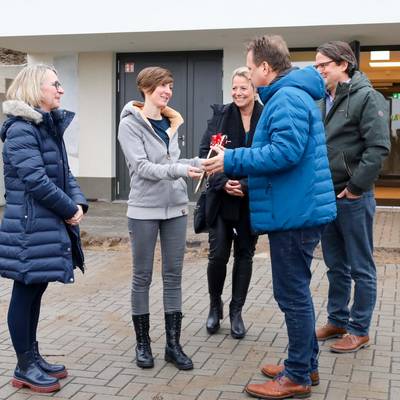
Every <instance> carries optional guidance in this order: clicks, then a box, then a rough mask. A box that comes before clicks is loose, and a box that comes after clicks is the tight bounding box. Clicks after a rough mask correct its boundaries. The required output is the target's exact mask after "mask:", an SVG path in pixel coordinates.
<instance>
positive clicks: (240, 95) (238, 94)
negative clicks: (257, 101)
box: [232, 75, 255, 108]
mask: <svg viewBox="0 0 400 400" xmlns="http://www.w3.org/2000/svg"><path fill="white" fill-rule="evenodd" d="M254 96H255V90H254V87H253V85H252V84H251V81H250V80H249V79H248V78H246V77H244V76H239V75H236V76H235V77H234V78H233V80H232V99H233V102H234V103H235V104H236V105H237V106H238V107H239V108H246V107H247V106H249V105H250V104H252V103H254Z"/></svg>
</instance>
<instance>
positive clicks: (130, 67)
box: [125, 62, 135, 73]
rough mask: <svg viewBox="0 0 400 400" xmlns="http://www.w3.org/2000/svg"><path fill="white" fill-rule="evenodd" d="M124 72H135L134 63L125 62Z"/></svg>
mask: <svg viewBox="0 0 400 400" xmlns="http://www.w3.org/2000/svg"><path fill="white" fill-rule="evenodd" d="M125 72H126V73H127V72H135V63H133V62H127V63H125Z"/></svg>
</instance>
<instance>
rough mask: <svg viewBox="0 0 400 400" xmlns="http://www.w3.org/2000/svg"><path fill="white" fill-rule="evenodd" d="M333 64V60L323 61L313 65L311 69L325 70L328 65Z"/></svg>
mask: <svg viewBox="0 0 400 400" xmlns="http://www.w3.org/2000/svg"><path fill="white" fill-rule="evenodd" d="M333 62H335V60H330V61H325V62H322V63H319V64H314V65H313V67H314V68H315V69H325V68H326V67H327V66H328V65H329V64H330V63H333Z"/></svg>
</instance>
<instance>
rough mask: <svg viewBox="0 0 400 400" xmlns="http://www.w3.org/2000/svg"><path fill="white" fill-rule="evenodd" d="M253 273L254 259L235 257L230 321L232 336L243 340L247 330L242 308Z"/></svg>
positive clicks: (237, 255)
mask: <svg viewBox="0 0 400 400" xmlns="http://www.w3.org/2000/svg"><path fill="white" fill-rule="evenodd" d="M251 273H252V259H251V258H249V259H248V258H243V257H241V256H240V255H239V254H236V255H235V261H234V262H233V271H232V300H231V302H230V304H229V319H230V321H231V336H232V337H233V338H234V339H242V338H243V337H244V336H245V335H246V328H245V326H244V322H243V319H242V308H243V306H244V303H245V301H246V297H247V292H248V290H249V285H250V279H251Z"/></svg>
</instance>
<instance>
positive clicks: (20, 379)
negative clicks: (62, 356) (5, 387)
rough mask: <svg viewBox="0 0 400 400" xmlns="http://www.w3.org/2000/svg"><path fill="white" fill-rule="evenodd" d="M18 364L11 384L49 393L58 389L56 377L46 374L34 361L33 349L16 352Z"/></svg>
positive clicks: (58, 383) (58, 384)
mask: <svg viewBox="0 0 400 400" xmlns="http://www.w3.org/2000/svg"><path fill="white" fill-rule="evenodd" d="M17 359H18V364H17V366H16V367H15V370H14V377H13V378H12V380H11V384H12V385H13V386H14V387H17V388H23V387H26V388H29V389H31V390H32V391H33V392H39V393H51V392H55V391H57V390H60V382H59V381H58V379H57V378H54V377H53V376H50V375H48V374H47V373H46V372H44V371H43V370H42V369H41V368H40V367H39V365H38V364H37V363H36V359H35V355H34V353H33V350H29V351H26V352H25V353H18V354H17Z"/></svg>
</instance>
